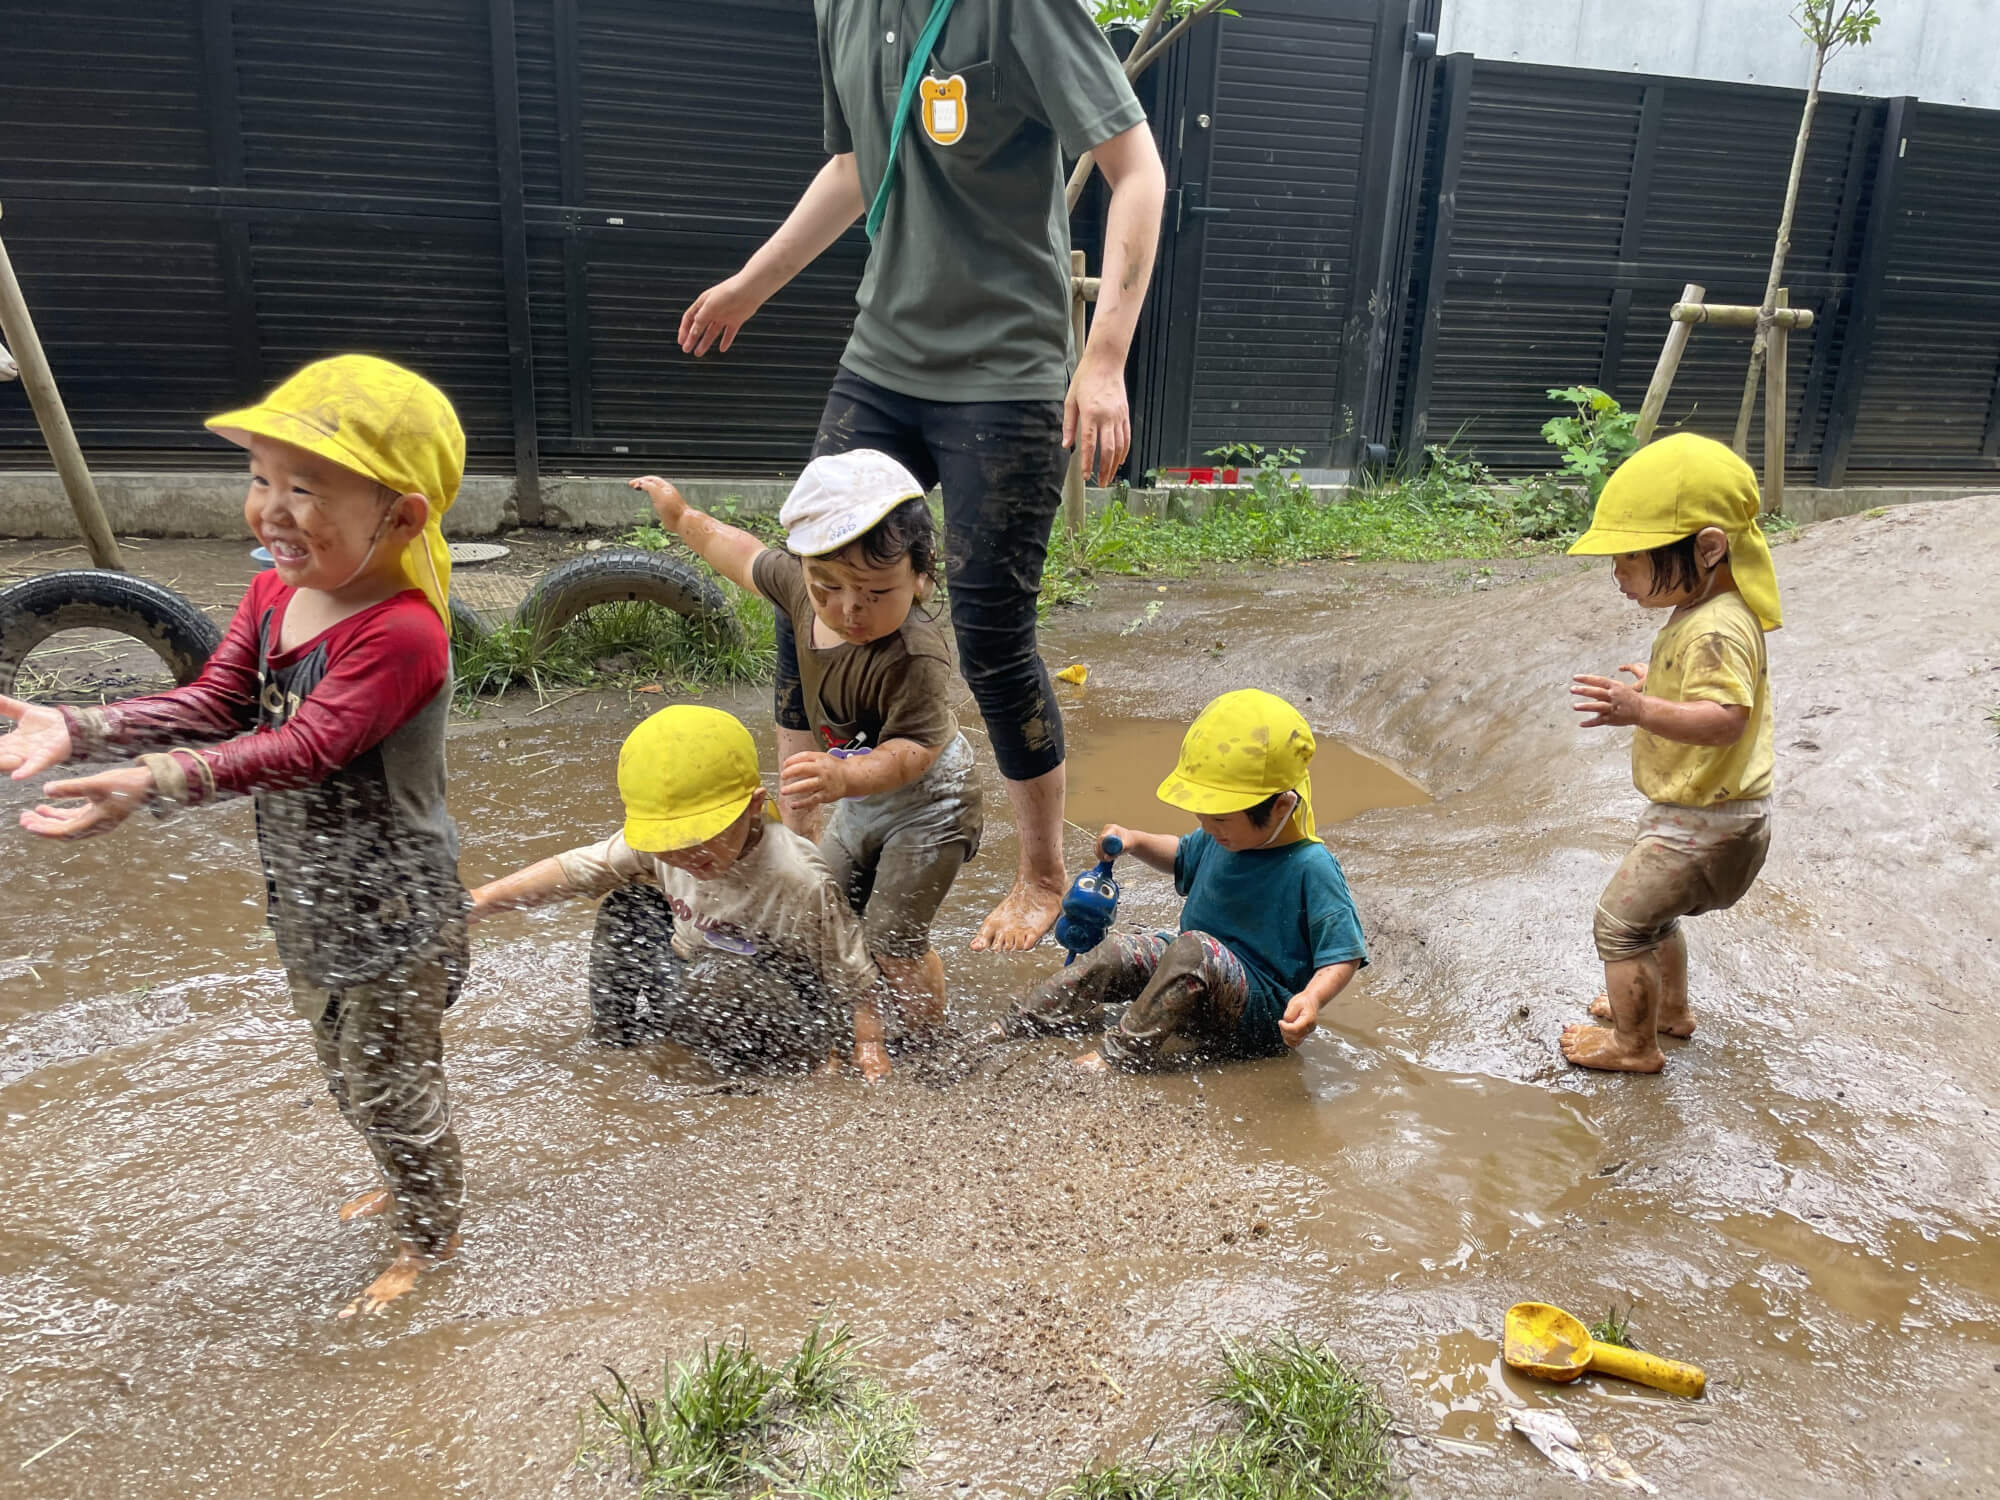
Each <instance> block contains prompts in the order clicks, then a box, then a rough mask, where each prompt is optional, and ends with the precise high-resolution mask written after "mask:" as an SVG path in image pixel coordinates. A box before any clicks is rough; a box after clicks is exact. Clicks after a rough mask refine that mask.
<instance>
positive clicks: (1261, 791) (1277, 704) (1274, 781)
mask: <svg viewBox="0 0 2000 1500" xmlns="http://www.w3.org/2000/svg"><path fill="white" fill-rule="evenodd" d="M1318 748H1319V747H1318V745H1317V744H1316V743H1315V742H1314V740H1313V733H1312V730H1311V729H1309V728H1307V727H1306V721H1305V720H1304V719H1303V718H1301V717H1300V716H1299V711H1298V710H1297V709H1296V708H1293V707H1292V705H1291V704H1289V703H1287V702H1286V701H1285V700H1284V699H1283V698H1280V697H1278V696H1277V695H1276V694H1274V693H1264V692H1259V691H1258V690H1257V689H1256V688H1241V689H1239V690H1237V691H1236V692H1233V693H1224V694H1223V695H1222V696H1221V697H1220V698H1217V699H1216V700H1215V701H1214V702H1213V703H1211V704H1209V705H1208V707H1207V708H1204V709H1203V710H1202V711H1201V717H1200V718H1198V719H1196V720H1195V721H1194V723H1192V724H1190V725H1189V726H1188V732H1187V737H1186V738H1185V739H1183V740H1182V741H1181V758H1180V761H1179V763H1178V764H1177V765H1175V767H1174V772H1173V775H1171V776H1169V777H1168V778H1167V779H1166V780H1165V781H1163V782H1161V783H1160V790H1159V793H1158V796H1159V799H1160V800H1161V801H1162V802H1164V803H1166V804H1167V805H1168V806H1169V807H1178V808H1181V809H1182V810H1183V811H1186V812H1191V813H1232V812H1243V811H1244V810H1246V809H1248V808H1252V807H1255V806H1256V805H1257V804H1258V803H1259V802H1262V801H1263V800H1264V799H1265V798H1266V797H1270V796H1275V795H1276V794H1277V793H1279V792H1297V793H1298V794H1299V805H1298V806H1297V807H1296V808H1295V809H1293V812H1292V816H1291V818H1290V820H1289V826H1290V827H1291V828H1292V829H1293V830H1294V831H1295V832H1297V833H1299V834H1300V835H1302V836H1303V837H1305V838H1309V839H1313V840H1314V841H1315V842H1317V840H1318V837H1319V835H1318V833H1317V832H1316V831H1315V829H1314V827H1313V811H1312V778H1311V777H1310V776H1309V775H1307V773H1306V767H1307V766H1308V765H1309V764H1311V762H1312V758H1313V752H1314V751H1315V750H1316V749H1318Z"/></svg>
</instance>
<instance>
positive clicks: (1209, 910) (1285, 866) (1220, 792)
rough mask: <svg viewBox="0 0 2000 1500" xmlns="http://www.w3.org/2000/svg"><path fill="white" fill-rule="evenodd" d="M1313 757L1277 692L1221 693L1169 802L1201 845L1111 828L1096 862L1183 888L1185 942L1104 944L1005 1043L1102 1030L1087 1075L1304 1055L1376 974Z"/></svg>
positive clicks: (1038, 997)
mask: <svg viewBox="0 0 2000 1500" xmlns="http://www.w3.org/2000/svg"><path fill="white" fill-rule="evenodd" d="M1315 748H1316V746H1315V744H1314V741H1313V736H1312V731H1311V730H1310V729H1308V728H1307V727H1306V722H1305V720H1304V719H1303V718H1301V717H1300V716H1299V713H1298V710H1296V709H1295V708H1293V707H1292V706H1291V705H1290V704H1289V703H1287V702H1285V700H1284V699H1282V698H1278V697H1275V696H1273V695H1272V694H1270V693H1263V692H1258V691H1256V690H1255V689H1250V688H1246V689H1243V690H1241V691H1239V692H1234V693H1224V694H1223V695H1222V696H1221V697H1220V698H1217V699H1216V700H1215V701H1214V702H1213V703H1211V704H1209V705H1208V707H1207V708H1205V709H1203V710H1202V713H1201V716H1200V717H1199V718H1197V719H1196V720H1195V721H1194V723H1193V725H1192V726H1190V727H1189V729H1188V732H1187V737H1186V739H1184V740H1183V741H1182V743H1181V753H1180V761H1179V764H1178V765H1176V766H1175V767H1174V772H1173V774H1172V775H1171V776H1169V777H1168V778H1167V779H1166V780H1165V781H1163V782H1161V783H1160V789H1159V794H1158V795H1159V798H1160V800H1161V801H1162V802H1164V803H1166V804H1167V805H1168V806H1169V807H1178V808H1181V809H1183V810H1185V811H1187V812H1191V813H1193V814H1194V815H1195V817H1196V818H1197V819H1198V820H1199V822H1200V824H1201V829H1200V831H1199V832H1196V833H1190V834H1185V835H1182V836H1180V837H1175V836H1174V835H1173V834H1165V833H1142V832H1139V831H1137V830H1135V829H1129V828H1121V827H1119V826H1117V825H1116V824H1109V825H1107V826H1106V827H1105V829H1104V831H1103V833H1102V834H1101V835H1100V836H1099V844H1098V851H1099V854H1100V856H1101V855H1102V854H1103V840H1104V839H1107V838H1112V837H1116V838H1118V839H1120V840H1122V841H1123V842H1124V846H1125V851H1126V852H1127V853H1130V854H1133V855H1136V856H1137V857H1138V858H1139V859H1140V860H1141V861H1142V862H1143V863H1145V864H1148V865H1151V866H1152V867H1153V868H1154V869H1156V870H1158V871H1160V872H1162V873H1163V874H1170V875H1172V876H1173V877H1174V889H1175V890H1176V891H1177V892H1178V893H1179V894H1180V895H1181V896H1183V897H1185V898H1186V904H1185V905H1184V906H1183V907H1182V908H1181V922H1180V932H1179V933H1178V934H1175V933H1171V932H1147V933H1116V932H1114V933H1111V934H1109V935H1108V936H1107V937H1106V938H1105V940H1104V941H1103V942H1102V943H1101V944H1099V945H1098V947H1097V948H1096V949H1095V950H1094V951H1093V952H1091V953H1090V954H1088V955H1087V956H1086V957H1084V958H1082V959H1081V960H1079V961H1078V962H1077V963H1075V964H1073V965H1071V966H1069V967H1067V968H1064V969H1062V970H1060V971H1059V972H1057V973H1056V974H1054V975H1051V976H1050V977H1049V978H1048V979H1046V980H1044V981H1043V982H1042V983H1041V984H1040V985H1038V986H1036V988H1035V989H1034V990H1033V991H1031V992H1030V993H1029V994H1028V995H1027V997H1026V998H1025V999H1023V1000H1022V1001H1021V1002H1020V1003H1019V1004H1018V1005H1016V1006H1015V1007H1014V1009H1013V1012H1012V1013H1011V1014H1010V1015H1009V1016H1008V1018H1007V1019H1006V1020H1005V1021H1003V1022H1001V1023H1000V1028H999V1034H1000V1035H1002V1036H1017V1037H1018V1036H1033V1035H1038V1034H1042V1033H1047V1032H1078V1031H1084V1030H1089V1029H1096V1028H1099V1027H1101V1028H1103V1029H1104V1041H1103V1046H1102V1052H1101V1054H1100V1053H1097V1052H1090V1053H1085V1054H1084V1055H1083V1056H1082V1057H1080V1058H1078V1059H1077V1062H1078V1063H1079V1064H1080V1065H1082V1066H1084V1067H1088V1068H1102V1067H1104V1066H1105V1065H1106V1064H1107V1063H1111V1064H1116V1065H1118V1066H1120V1067H1125V1068H1135V1069H1136V1068H1144V1067H1151V1066H1157V1065H1159V1064H1160V1063H1162V1062H1165V1061H1168V1060H1170V1059H1174V1058H1177V1057H1180V1056H1183V1055H1222V1056H1237V1057H1259V1056H1270V1055H1273V1054H1276V1053H1281V1052H1283V1051H1284V1050H1285V1048H1287V1047H1296V1046H1298V1045H1299V1043H1300V1042H1302V1041H1304V1040H1305V1038H1306V1036H1307V1034H1308V1033H1310V1032H1311V1031H1312V1029H1313V1028H1314V1027H1315V1026H1317V1025H1318V1024H1319V1015H1320V1011H1321V1010H1322V1009H1323V1008H1324V1007H1325V1006H1326V1005H1327V1003H1328V1002H1329V1001H1331V1000H1332V999H1333V997H1334V996H1336V995H1338V994H1339V993H1340V992H1341V991H1342V990H1343V989H1345V988H1346V987H1347V983H1348V981H1349V980H1351V979H1353V978H1354V975H1355V973H1356V971H1357V970H1359V969H1360V968H1361V967H1362V966H1363V965H1365V964H1366V963H1367V962H1368V955H1367V950H1366V948H1365V946H1364V945H1363V943H1362V938H1361V923H1360V919H1359V918H1358V917H1357V916H1356V915H1355V910H1354V900H1353V898H1352V897H1351V896H1350V895H1349V894H1348V891H1347V878H1346V876H1345V875H1344V874H1343V873H1342V872H1341V868H1340V861H1338V860H1337V859H1335V858H1334V857H1333V854H1332V852H1331V851H1329V850H1328V849H1327V847H1326V845H1325V844H1323V843H1321V842H1320V840H1319V838H1318V836H1317V835H1316V834H1315V832H1314V830H1313V812H1312V783H1311V779H1310V777H1309V775H1308V773H1307V769H1306V768H1307V766H1308V764H1309V763H1310V762H1311V760H1312V757H1313V752H1314V750H1315ZM1119 1007H1122V1011H1121V1010H1120V1009H1119Z"/></svg>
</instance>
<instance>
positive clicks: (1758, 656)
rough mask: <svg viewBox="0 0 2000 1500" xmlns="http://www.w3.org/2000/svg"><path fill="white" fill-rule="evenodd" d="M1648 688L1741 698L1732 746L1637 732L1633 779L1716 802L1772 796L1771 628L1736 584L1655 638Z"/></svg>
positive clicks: (1691, 801)
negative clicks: (1739, 733) (1742, 713)
mask: <svg viewBox="0 0 2000 1500" xmlns="http://www.w3.org/2000/svg"><path fill="white" fill-rule="evenodd" d="M1645 691H1646V695H1647V696H1648V697H1651V698H1667V699H1670V700H1672V701H1674V702H1676V703H1696V702H1698V703H1730V704H1739V703H1740V704H1742V705H1743V706H1744V707H1746V708H1748V709H1749V710H1750V722H1749V723H1748V724H1747V725H1746V726H1744V730H1743V737H1742V738H1741V739H1739V740H1738V741H1737V742H1736V743H1735V744H1733V745H1688V744H1683V743H1682V742H1681V741H1679V740H1668V739H1662V738H1660V736H1658V735H1656V734H1648V733H1647V732H1646V731H1645V730H1643V729H1640V730H1636V731H1634V733H1633V735H1632V784H1633V785H1634V786H1636V787H1637V788H1638V789H1639V790H1640V791H1642V792H1644V793H1645V794H1646V796H1647V797H1649V798H1651V799H1652V800H1653V801H1655V802H1671V803H1673V804H1675V805H1676V806H1680V807H1713V806H1715V805H1716V804H1717V803H1721V802H1746V801H1749V800H1750V799H1752V798H1756V797H1768V796H1770V795H1771V669H1770V663H1769V660H1768V659H1767V658H1766V656H1765V654H1764V631H1763V627H1762V626H1760V625H1759V624H1758V623H1757V617H1756V615H1754V614H1752V613H1751V612H1750V606H1749V605H1747V604H1745V603H1744V602H1743V596H1742V595H1741V594H1739V593H1737V592H1736V591H1735V590H1733V589H1732V590H1730V591H1729V592H1728V593H1726V594H1719V595H1717V596H1716V597H1715V598H1713V599H1710V600H1709V601H1708V602H1707V603H1705V604H1697V605H1696V606H1695V607H1694V608H1693V609H1690V610H1689V611H1688V612H1687V613H1686V614H1684V615H1681V616H1680V617H1679V618H1678V619H1674V620H1670V621H1668V622H1667V627H1666V629H1664V630H1662V631H1661V632H1660V633H1659V634H1658V635H1657V636H1655V637H1654V638H1653V658H1652V662H1651V664H1650V665H1649V667H1648V669H1647V672H1646V687H1645Z"/></svg>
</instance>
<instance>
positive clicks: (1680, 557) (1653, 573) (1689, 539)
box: [1562, 433, 1779, 1073]
mask: <svg viewBox="0 0 2000 1500" xmlns="http://www.w3.org/2000/svg"><path fill="white" fill-rule="evenodd" d="M1758 503H1759V502H1758V496H1757V478H1756V476H1755V475H1754V474H1752V473H1751V472H1750V466H1749V465H1748V464H1746V463H1745V462H1744V461H1743V460H1742V459H1741V458H1739V457H1737V456H1736V455H1735V454H1734V453H1732V452H1730V450H1729V449H1727V448H1725V447H1724V446H1723V445H1722V444H1720V443H1718V442H1715V441H1714V440H1712V439H1710V438H1705V437H1698V436H1696V435H1695V434H1693V433H1676V434H1675V435H1674V436H1672V437H1668V438H1662V439H1661V440H1660V441H1659V442H1657V443H1653V444H1651V445H1650V446H1648V447H1645V448H1642V449H1640V450H1639V451H1638V452H1637V453H1635V454H1633V455H1632V457H1630V458H1628V459H1627V460H1625V462H1624V463H1623V464H1622V465H1620V467H1619V469H1618V471H1617V472H1616V473H1615V474H1613V475H1612V476H1611V481H1610V483H1608V484H1607V485H1605V487H1604V493H1603V494H1602V495H1601V496H1599V498H1598V501H1597V512H1596V514H1595V516H1594V517H1593V518H1592V520H1591V527H1590V530H1589V531H1587V532H1585V533H1584V534H1583V536H1582V537H1581V538H1579V539H1578V541H1577V543H1576V545H1575V546H1573V547H1571V548H1570V549H1569V550H1570V551H1571V552H1573V553H1580V554H1584V555H1587V556H1609V557H1610V558H1611V559H1612V571H1613V574H1614V576H1615V577H1616V578H1617V581H1618V589H1619V592H1620V593H1622V594H1624V595H1625V597H1626V598H1628V599H1630V600H1631V601H1632V602H1633V603H1635V604H1638V605H1641V606H1643V607H1644V608H1646V609H1665V610H1671V611H1672V613H1671V614H1670V615H1668V616H1667V623H1666V625H1665V626H1664V627H1663V628H1662V629H1661V631H1660V633H1659V635H1657V636H1656V637H1654V639H1653V654H1652V659H1651V661H1650V662H1649V663H1648V664H1647V665H1645V666H1640V665H1638V664H1637V663H1631V664H1628V665H1626V666H1623V667H1620V668H1619V669H1618V670H1619V671H1620V672H1621V673H1623V674H1625V675H1626V676H1629V677H1631V678H1632V679H1633V680H1632V681H1631V682H1630V683H1625V682H1620V681H1618V680H1616V679H1615V678H1610V677H1595V676H1579V677H1577V678H1576V679H1575V684H1574V688H1573V692H1574V693H1575V704H1574V706H1575V708H1576V711H1577V712H1578V713H1580V714H1582V715H1584V718H1583V721H1582V723H1583V727H1584V728H1586V729H1594V728H1598V727H1600V726H1604V725H1613V726H1626V725H1629V726H1631V727H1632V728H1633V729H1635V730H1636V731H1637V732H1636V733H1635V734H1634V735H1633V736H1632V783H1633V785H1634V786H1636V787H1638V789H1639V790H1640V791H1641V792H1643V793H1644V794H1645V795H1646V797H1647V798H1648V799H1649V801H1650V803H1651V806H1649V807H1648V808H1647V809H1646V812H1645V813H1644V814H1643V815H1642V816H1641V817H1640V819H1639V830H1638V837H1637V839H1636V840H1634V842H1633V844H1632V849H1631V852H1630V853H1628V854H1627V855H1626V856H1625V860H1624V863H1623V864H1621V865H1619V867H1618V871H1617V873H1616V874H1615V875H1613V876H1612V877H1611V883H1610V884H1609V885H1608V886H1606V887H1605V889H1604V894H1603V896H1602V897H1600V898H1599V900H1598V903H1597V916H1596V920H1595V922H1594V923H1593V933H1594V935H1595V937H1596V940H1597V955H1598V957H1599V958H1601V959H1602V960H1603V961H1604V993H1603V994H1602V995H1601V996H1599V997H1598V999H1597V1001H1596V1003H1595V1004H1593V1005H1592V1007H1591V1013H1592V1014H1593V1015H1595V1016H1597V1017H1598V1018H1599V1019H1600V1020H1607V1021H1610V1022H1611V1025H1610V1026H1608V1027H1606V1026H1582V1025H1577V1026H1570V1027H1567V1028H1565V1030H1564V1031H1563V1035H1562V1052H1563V1056H1564V1057H1566V1058H1568V1059H1569V1060H1570V1061H1571V1062H1572V1063H1575V1064H1577V1065H1578V1066H1579V1067H1585V1068H1606V1069H1614V1070H1618V1071H1624V1072H1632V1073H1657V1072H1659V1071H1660V1069H1661V1068H1663V1067H1665V1066H1666V1056H1665V1054H1663V1053H1662V1052H1661V1051H1660V1046H1659V1042H1658V1041H1657V1040H1656V1034H1657V1033H1665V1034H1666V1035H1668V1036H1676V1037H1685V1036H1691V1035H1693V1033H1694V1017H1693V1016H1692V1015H1691V1014H1690V1013H1689V1010H1688V983H1687V966H1688V959H1687V939H1686V938H1685V937H1684V936H1683V935H1682V933H1681V928H1680V919H1681V918H1682V917H1691V916H1695V915H1697V914H1699V913H1701V912H1706V911H1722V910H1724V909H1726V908H1728V907H1731V906H1734V905H1735V904H1736V903H1737V902H1738V901H1740V900H1742V899H1743V896H1744V893H1745V892H1747V891H1748V890H1749V889H1750V886H1751V884H1752V883H1753V882H1754V881H1755V880H1756V879H1757V872H1758V871H1759V870H1761V869H1762V868H1763V867H1764V855H1765V853H1766V851H1768V850H1769V848H1770V844H1771V769H1772V755H1771V676H1770V668H1769V664H1768V662H1767V660H1766V657H1765V652H1764V633H1765V632H1766V631H1769V630H1776V629H1777V628H1778V625H1779V614H1778V582H1777V576H1776V574H1775V573H1774V571H1773V570H1772V567H1771V551H1770V548H1769V547H1767V546H1766V545H1765V543H1764V536H1763V533H1762V532H1761V531H1760V530H1759V529H1758V526H1757V511H1758Z"/></svg>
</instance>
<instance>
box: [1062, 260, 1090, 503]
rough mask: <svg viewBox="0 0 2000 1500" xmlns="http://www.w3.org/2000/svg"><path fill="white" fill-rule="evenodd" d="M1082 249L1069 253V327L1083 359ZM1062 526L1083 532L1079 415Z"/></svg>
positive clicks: (1066, 478)
mask: <svg viewBox="0 0 2000 1500" xmlns="http://www.w3.org/2000/svg"><path fill="white" fill-rule="evenodd" d="M1084 281H1085V277H1084V274H1083V252H1082V251H1081V250H1072V251H1070V253H1069V288H1070V290H1069V326H1070V331H1071V333H1072V334H1073V335H1074V336H1075V341H1076V357H1077V359H1078V360H1081V359H1082V358H1083V339H1084V325H1083V288H1084ZM1062 503H1063V525H1065V526H1067V527H1068V528H1069V534H1070V536H1071V537H1072V538H1073V539H1074V538H1078V537H1081V536H1082V535H1083V505H1084V494H1083V422H1082V419H1081V418H1080V417H1079V419H1078V421H1077V430H1076V444H1075V446H1074V447H1072V448H1071V449H1070V451H1069V472H1068V473H1066V474H1064V475H1063V502H1062Z"/></svg>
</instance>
